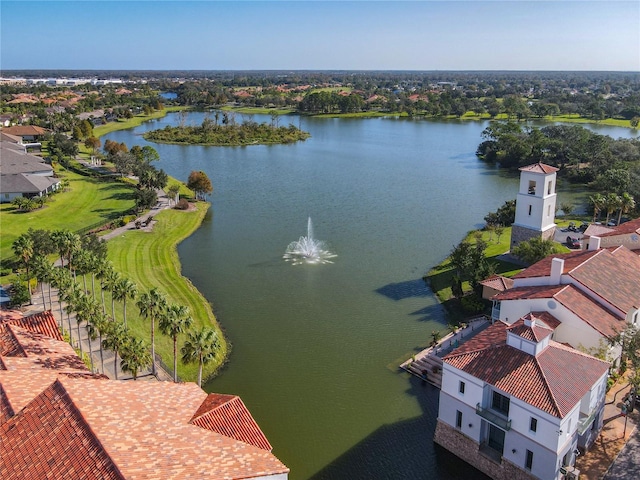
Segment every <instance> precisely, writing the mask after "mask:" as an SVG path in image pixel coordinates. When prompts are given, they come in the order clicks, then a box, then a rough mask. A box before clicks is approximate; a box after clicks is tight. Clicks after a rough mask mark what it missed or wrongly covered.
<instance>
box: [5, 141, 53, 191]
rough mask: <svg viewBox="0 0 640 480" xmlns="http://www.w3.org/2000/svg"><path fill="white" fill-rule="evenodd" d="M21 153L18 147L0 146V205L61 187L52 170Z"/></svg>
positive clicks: (20, 146) (36, 159)
mask: <svg viewBox="0 0 640 480" xmlns="http://www.w3.org/2000/svg"><path fill="white" fill-rule="evenodd" d="M3 136H6V134H4V133H3ZM24 149H25V147H24V145H22V144H20V143H13V142H6V141H2V142H0V203H6V202H11V201H12V200H13V199H14V198H16V197H27V198H31V197H41V196H43V195H45V194H48V193H51V192H53V191H55V190H57V189H58V188H59V186H60V179H59V178H57V177H54V173H53V167H52V166H51V165H48V164H46V163H44V161H43V159H42V158H40V157H37V156H35V155H30V154H28V153H26V152H25V150H24Z"/></svg>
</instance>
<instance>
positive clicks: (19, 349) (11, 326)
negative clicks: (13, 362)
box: [6, 322, 29, 358]
mask: <svg viewBox="0 0 640 480" xmlns="http://www.w3.org/2000/svg"><path fill="white" fill-rule="evenodd" d="M6 326H7V331H8V332H9V335H11V338H12V339H13V341H14V343H15V345H16V347H17V348H16V350H17V352H16V353H18V354H19V355H17V356H19V357H24V358H27V352H26V350H25V349H24V347H23V346H22V344H21V343H20V339H19V338H18V336H17V335H16V332H14V331H13V329H14V328H17V329H18V330H24V331H25V332H28V331H29V330H27V329H26V328H24V327H21V326H19V325H15V324H13V323H10V322H7V323H6ZM12 356H16V355H12Z"/></svg>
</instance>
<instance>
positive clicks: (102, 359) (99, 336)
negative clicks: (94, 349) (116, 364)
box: [98, 332, 118, 379]
mask: <svg viewBox="0 0 640 480" xmlns="http://www.w3.org/2000/svg"><path fill="white" fill-rule="evenodd" d="M98 339H99V341H100V367H101V368H102V374H103V375H104V355H103V353H102V332H98ZM117 378H118V374H117V373H116V379H117Z"/></svg>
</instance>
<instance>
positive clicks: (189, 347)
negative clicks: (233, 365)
mask: <svg viewBox="0 0 640 480" xmlns="http://www.w3.org/2000/svg"><path fill="white" fill-rule="evenodd" d="M219 348H220V342H219V341H218V334H217V333H216V331H215V330H213V329H212V328H207V327H203V328H202V329H201V330H198V331H196V332H190V333H189V335H188V336H187V340H186V342H185V343H184V345H183V346H182V349H181V350H180V352H181V353H182V361H183V362H184V363H195V362H198V386H200V387H202V366H203V365H204V364H205V363H209V362H210V361H211V360H213V359H214V358H215V357H216V354H217V353H218V349H219Z"/></svg>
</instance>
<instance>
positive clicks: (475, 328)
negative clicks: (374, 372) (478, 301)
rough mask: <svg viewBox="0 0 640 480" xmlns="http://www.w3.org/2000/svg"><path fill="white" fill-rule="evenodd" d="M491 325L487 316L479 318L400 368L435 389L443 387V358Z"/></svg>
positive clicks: (426, 349) (414, 356) (416, 355)
mask: <svg viewBox="0 0 640 480" xmlns="http://www.w3.org/2000/svg"><path fill="white" fill-rule="evenodd" d="M489 325H490V323H489V321H488V320H487V318H486V317H485V316H481V317H477V318H474V319H472V320H470V321H469V322H468V323H467V327H466V328H462V329H459V330H458V331H457V332H452V333H449V334H448V335H447V336H445V337H444V338H443V339H442V340H440V341H438V343H437V344H436V345H435V347H433V346H430V347H427V348H425V349H424V350H422V351H421V352H420V353H417V354H415V355H413V356H412V357H411V358H410V359H409V360H406V361H405V362H403V363H402V364H401V365H400V368H402V369H403V370H405V371H407V372H409V373H410V374H412V375H415V376H416V377H418V378H421V379H422V380H426V381H427V382H429V383H430V384H432V385H434V386H435V387H438V388H441V387H442V357H444V356H445V355H447V354H449V353H451V352H452V351H453V350H454V349H455V348H457V347H458V346H459V345H460V344H462V343H464V342H465V341H467V340H469V339H470V338H472V337H473V336H475V335H476V334H477V333H479V332H481V331H482V330H484V329H485V328H486V327H487V326H489Z"/></svg>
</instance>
